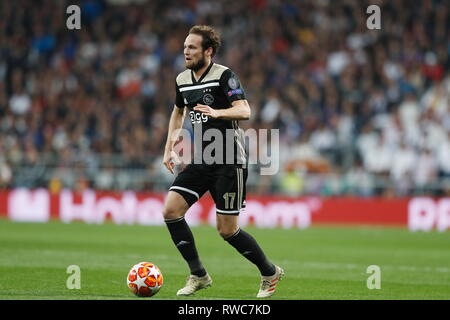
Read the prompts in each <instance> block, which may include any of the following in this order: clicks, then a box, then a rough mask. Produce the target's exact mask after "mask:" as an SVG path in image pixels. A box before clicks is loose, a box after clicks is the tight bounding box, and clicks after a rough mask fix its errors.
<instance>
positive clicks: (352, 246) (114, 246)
mask: <svg viewBox="0 0 450 320" xmlns="http://www.w3.org/2000/svg"><path fill="white" fill-rule="evenodd" d="M245 229H246V230H247V231H248V232H249V233H251V234H252V235H253V236H254V237H255V238H256V239H257V240H258V242H259V243H260V245H261V247H262V248H263V249H264V250H265V252H266V254H267V255H268V256H269V257H270V259H271V260H272V261H273V262H274V263H276V264H278V265H280V266H282V267H283V268H284V269H285V272H286V275H285V278H284V279H283V281H281V282H280V284H279V287H278V289H277V292H276V293H275V295H274V296H273V297H272V299H289V300H307V299H333V300H334V299H420V300H421V299H446V300H448V299H450V232H443V233H439V232H428V233H423V232H410V231H408V230H405V229H398V228H375V227H331V226H320V227H319V226H317V227H311V228H309V229H305V230H297V229H288V230H284V229H256V228H253V227H247V228H245ZM192 231H193V233H194V236H195V238H196V243H197V247H198V251H199V253H200V257H201V259H202V262H203V264H204V265H205V267H206V268H207V270H208V272H209V273H210V274H211V276H212V278H213V281H214V283H213V286H212V287H211V288H208V289H206V290H201V291H199V292H197V293H196V295H195V296H194V297H188V298H184V299H233V300H239V299H255V295H256V293H257V291H258V287H259V273H258V270H257V268H256V267H255V266H254V265H253V264H251V263H250V262H248V261H247V260H246V259H244V258H243V257H242V256H241V255H239V254H238V253H237V252H236V251H235V250H234V248H232V247H231V246H230V245H228V244H227V243H226V242H225V241H224V240H222V239H221V238H220V236H219V235H218V233H217V232H216V230H215V229H214V228H213V227H211V226H199V227H193V228H192ZM140 261H150V262H153V263H155V264H157V265H158V266H159V267H160V268H161V270H162V272H163V275H164V285H163V288H162V289H161V291H160V292H159V293H158V294H157V295H156V296H154V297H152V298H149V299H177V297H176V295H175V293H176V291H177V290H178V289H179V288H180V287H181V286H182V285H183V284H184V282H185V280H186V277H187V274H188V273H187V272H188V269H187V265H186V263H185V262H184V261H183V260H182V258H181V256H180V255H179V254H178V251H177V250H176V248H175V246H174V245H173V244H172V242H171V239H170V237H169V234H168V232H167V230H166V228H165V227H164V226H129V225H113V224H110V223H108V224H104V225H89V224H83V223H71V224H63V223H60V222H55V221H53V222H50V223H46V224H34V223H14V222H10V221H8V220H5V219H0V299H145V298H137V297H135V296H134V295H132V294H131V293H130V292H129V291H128V288H127V286H126V276H127V273H128V270H129V269H130V268H131V266H132V265H134V264H136V263H138V262H140ZM69 265H78V266H79V267H80V269H81V289H80V290H77V289H72V290H69V289H67V288H66V281H67V278H68V277H69V276H70V274H68V273H66V271H67V267H68V266H69ZM370 265H378V266H379V267H380V269H381V289H373V290H369V289H368V288H367V278H368V277H369V276H370V274H368V273H367V267H368V266H370Z"/></svg>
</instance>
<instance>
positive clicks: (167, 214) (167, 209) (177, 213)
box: [162, 206, 184, 220]
mask: <svg viewBox="0 0 450 320" xmlns="http://www.w3.org/2000/svg"><path fill="white" fill-rule="evenodd" d="M162 214H163V217H164V220H172V219H177V218H180V217H182V216H183V215H184V212H183V211H182V210H180V209H177V208H175V207H173V206H164V208H163V212H162Z"/></svg>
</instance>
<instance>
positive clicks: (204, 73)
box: [191, 61, 214, 84]
mask: <svg viewBox="0 0 450 320" xmlns="http://www.w3.org/2000/svg"><path fill="white" fill-rule="evenodd" d="M213 64H214V62H212V61H211V62H210V63H209V66H208V68H207V69H206V70H205V72H203V74H202V75H201V77H200V78H199V79H198V81H197V80H195V76H194V71H192V70H191V78H192V83H194V84H195V83H200V82H202V80H203V79H204V78H205V77H206V75H207V74H208V72H209V70H211V68H212V66H213Z"/></svg>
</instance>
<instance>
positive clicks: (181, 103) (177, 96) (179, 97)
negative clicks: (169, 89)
mask: <svg viewBox="0 0 450 320" xmlns="http://www.w3.org/2000/svg"><path fill="white" fill-rule="evenodd" d="M175 105H176V106H177V107H178V108H184V106H185V105H184V99H183V95H182V94H181V92H180V88H178V85H177V82H176V81H175Z"/></svg>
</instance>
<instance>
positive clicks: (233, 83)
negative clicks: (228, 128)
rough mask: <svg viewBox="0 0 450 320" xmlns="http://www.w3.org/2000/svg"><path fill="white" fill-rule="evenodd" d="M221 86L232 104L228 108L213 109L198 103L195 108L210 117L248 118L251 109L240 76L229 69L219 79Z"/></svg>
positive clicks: (225, 118)
mask: <svg viewBox="0 0 450 320" xmlns="http://www.w3.org/2000/svg"><path fill="white" fill-rule="evenodd" d="M219 83H220V88H221V90H222V92H223V93H224V95H225V97H226V98H227V100H228V103H229V105H230V107H229V108H226V109H213V108H211V107H209V106H207V105H203V104H197V106H196V107H194V110H196V111H200V112H202V113H204V114H206V115H207V116H208V117H211V118H215V119H224V120H248V119H250V115H251V110H250V105H249V104H248V101H247V98H246V96H245V92H244V88H243V87H242V84H241V82H240V81H239V78H238V77H237V76H236V75H235V74H234V72H233V71H231V70H230V69H227V70H225V71H224V72H223V74H222V76H221V77H220V80H219Z"/></svg>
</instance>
